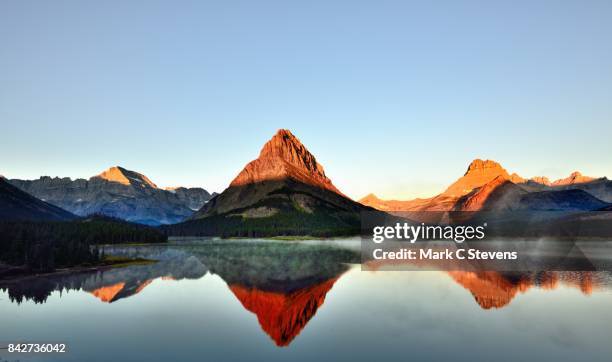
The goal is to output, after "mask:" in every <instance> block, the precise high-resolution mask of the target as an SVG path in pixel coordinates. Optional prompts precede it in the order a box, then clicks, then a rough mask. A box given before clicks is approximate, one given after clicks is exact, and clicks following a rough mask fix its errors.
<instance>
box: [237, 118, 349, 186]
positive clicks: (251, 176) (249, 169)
mask: <svg viewBox="0 0 612 362" xmlns="http://www.w3.org/2000/svg"><path fill="white" fill-rule="evenodd" d="M288 178H290V179H293V180H296V181H299V182H303V183H305V184H309V185H312V186H316V187H320V188H324V189H328V190H330V191H333V192H336V193H338V194H340V192H339V191H338V190H337V189H336V187H335V186H334V185H333V184H332V182H331V180H330V179H328V178H327V176H325V171H324V170H323V166H321V165H320V164H319V163H318V162H317V159H316V158H315V157H314V156H313V154H312V153H310V152H309V151H308V149H306V147H305V146H304V145H303V144H302V142H300V140H299V139H298V138H297V137H295V136H294V135H293V134H292V133H291V131H289V130H286V129H280V130H278V132H276V134H275V135H274V136H273V137H272V138H271V139H270V140H269V141H268V142H266V144H265V145H264V146H263V148H262V149H261V152H260V153H259V158H257V159H256V160H254V161H251V162H250V163H249V164H248V165H246V167H245V168H244V169H243V170H242V172H240V174H239V175H238V176H236V178H235V179H234V180H233V181H232V183H231V184H230V186H242V185H247V184H253V183H257V182H262V181H270V180H283V179H288Z"/></svg>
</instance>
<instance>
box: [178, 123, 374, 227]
mask: <svg viewBox="0 0 612 362" xmlns="http://www.w3.org/2000/svg"><path fill="white" fill-rule="evenodd" d="M371 210H373V209H371V208H369V207H365V206H363V205H361V204H359V203H357V202H355V201H353V200H351V199H349V198H348V197H346V196H344V195H343V194H342V193H341V192H340V191H339V190H338V189H337V188H336V187H335V186H334V185H333V183H332V182H331V180H330V179H329V178H328V177H327V176H326V175H325V171H324V170H323V167H322V166H321V165H320V164H319V163H318V162H317V160H316V158H315V157H314V155H312V154H311V153H310V152H309V151H308V150H307V149H306V147H305V146H304V145H303V144H302V143H301V142H300V141H299V140H298V139H297V138H296V137H295V136H294V135H293V134H292V133H291V132H290V131H288V130H279V131H278V132H277V133H276V134H275V135H274V137H272V139H270V140H269V141H268V142H267V143H266V144H265V145H264V146H263V148H262V149H261V152H260V153H259V157H258V158H257V159H255V160H253V161H251V162H249V163H248V164H247V165H246V166H245V167H244V169H243V170H242V171H241V172H240V173H239V174H238V176H236V178H235V179H234V180H233V181H232V182H231V183H230V185H229V187H228V188H227V189H225V191H223V192H222V193H221V194H219V195H217V196H215V197H214V198H213V199H211V200H210V201H209V202H208V203H206V204H205V205H204V206H203V207H202V208H201V209H200V210H199V211H198V212H197V213H196V214H194V215H193V216H192V217H191V220H190V221H187V222H185V223H182V224H179V225H176V226H172V227H169V228H168V229H167V230H168V232H169V233H170V234H171V235H222V236H273V235H320V236H330V235H338V234H352V233H355V234H356V233H358V232H359V228H360V215H359V213H360V212H361V211H371Z"/></svg>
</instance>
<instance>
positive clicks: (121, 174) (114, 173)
mask: <svg viewBox="0 0 612 362" xmlns="http://www.w3.org/2000/svg"><path fill="white" fill-rule="evenodd" d="M95 177H96V178H100V179H103V180H106V181H110V182H117V183H120V184H123V185H134V184H140V185H143V186H149V187H152V188H157V185H155V184H154V183H153V182H152V181H151V180H149V178H148V177H147V176H145V175H143V174H140V173H138V172H134V171H130V170H126V169H125V168H123V167H121V166H114V167H111V168H109V169H108V170H106V171H104V172H102V173H101V174H99V175H98V176H95Z"/></svg>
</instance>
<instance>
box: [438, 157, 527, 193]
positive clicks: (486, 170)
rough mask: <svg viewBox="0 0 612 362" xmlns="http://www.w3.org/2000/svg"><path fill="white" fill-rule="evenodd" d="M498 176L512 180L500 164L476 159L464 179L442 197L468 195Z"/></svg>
mask: <svg viewBox="0 0 612 362" xmlns="http://www.w3.org/2000/svg"><path fill="white" fill-rule="evenodd" d="M498 176H502V177H503V178H504V179H510V175H509V174H508V172H507V171H506V170H505V169H504V168H503V167H502V166H501V165H500V164H499V163H497V162H495V161H491V160H481V159H475V160H474V161H472V163H470V165H469V166H468V169H467V171H466V172H465V174H464V175H463V177H461V178H459V179H458V180H457V181H455V182H454V183H453V184H452V185H450V186H449V187H448V188H447V189H446V191H444V193H443V194H442V195H444V196H452V197H458V196H463V195H466V194H468V193H470V192H471V191H472V190H473V189H475V188H477V187H480V186H482V185H484V184H486V183H488V182H490V181H492V180H493V179H495V178H496V177H498ZM516 176H518V175H516ZM516 176H515V177H514V178H515V179H516Z"/></svg>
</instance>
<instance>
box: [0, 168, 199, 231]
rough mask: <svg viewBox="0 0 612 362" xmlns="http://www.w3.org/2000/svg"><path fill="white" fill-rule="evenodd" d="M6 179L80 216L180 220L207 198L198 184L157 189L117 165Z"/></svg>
mask: <svg viewBox="0 0 612 362" xmlns="http://www.w3.org/2000/svg"><path fill="white" fill-rule="evenodd" d="M9 182H11V183H12V184H13V185H14V186H16V187H18V188H20V189H21V190H23V191H25V192H27V193H30V194H32V195H34V196H36V197H38V198H40V199H42V200H44V201H46V202H48V203H51V204H53V205H56V206H59V207H61V208H63V209H66V210H68V211H70V212H72V213H74V214H76V215H79V216H86V215H90V214H103V215H107V216H112V217H117V218H121V219H124V220H127V221H132V222H136V223H141V224H147V225H159V224H170V223H176V222H180V221H183V220H184V219H186V218H187V217H189V216H191V215H192V214H193V212H194V209H199V208H200V207H202V205H203V204H204V203H205V202H206V201H207V200H208V199H210V194H208V192H207V191H206V190H204V189H200V188H192V189H187V188H177V189H175V190H171V191H168V190H163V189H160V188H158V187H157V185H155V183H153V182H152V181H151V180H150V179H149V178H148V177H146V176H145V175H143V174H140V173H138V172H134V171H130V170H127V169H125V168H123V167H119V166H115V167H111V168H109V169H108V170H106V171H104V172H102V173H101V174H99V175H97V176H93V177H91V178H90V179H89V180H85V179H76V180H71V179H70V178H67V177H65V178H59V177H55V178H51V177H48V176H43V177H41V178H39V179H38V180H10V181H9ZM207 197H208V198H207Z"/></svg>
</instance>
